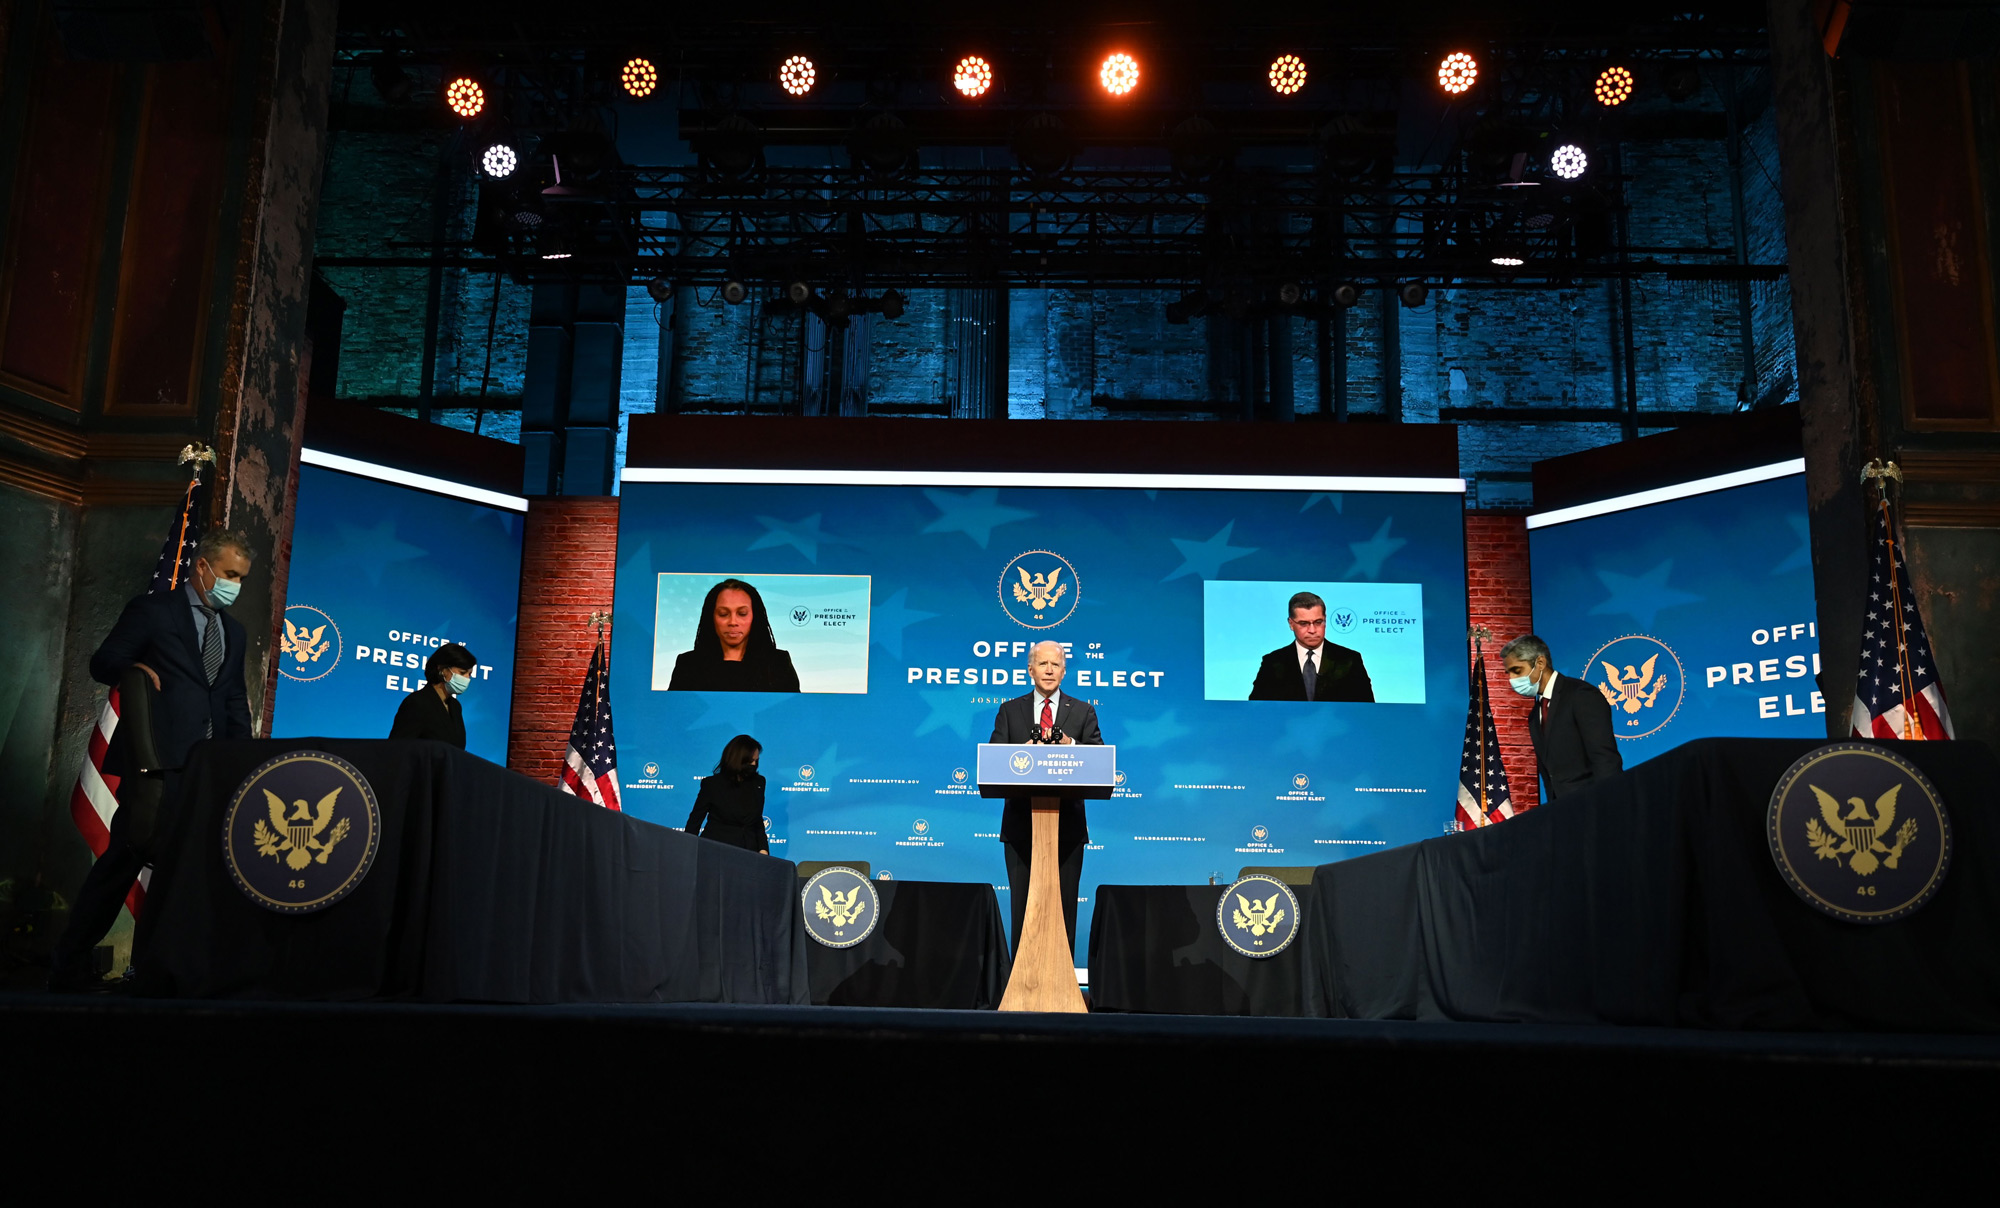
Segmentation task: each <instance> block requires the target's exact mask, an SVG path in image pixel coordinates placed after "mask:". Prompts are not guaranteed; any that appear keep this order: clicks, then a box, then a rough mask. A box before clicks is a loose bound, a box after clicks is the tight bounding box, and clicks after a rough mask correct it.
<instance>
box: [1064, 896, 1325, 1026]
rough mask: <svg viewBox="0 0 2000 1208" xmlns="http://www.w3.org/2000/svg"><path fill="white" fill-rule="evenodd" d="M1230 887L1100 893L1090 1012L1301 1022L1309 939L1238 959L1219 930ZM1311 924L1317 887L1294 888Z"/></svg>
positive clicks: (1092, 947) (1092, 934) (1093, 921)
mask: <svg viewBox="0 0 2000 1208" xmlns="http://www.w3.org/2000/svg"><path fill="white" fill-rule="evenodd" d="M1227 888H1228V886H1226V885H1100V886H1098V888H1097V901H1096V903H1095V904H1094V909H1093V911H1092V914H1091V920H1090V1005H1091V1009H1092V1010H1096V1011H1148V1012H1154V1013H1157V1014H1166V1015H1298V1014H1301V1013H1302V1011H1303V1007H1304V1003H1305V980H1306V961H1307V950H1306V946H1305V940H1306V933H1304V932H1301V933H1300V935H1299V936H1298V938H1296V939H1294V940H1293V941H1292V943H1291V944H1290V946H1288V947H1287V948H1286V949H1285V950H1284V951H1283V952H1280V953H1278V954H1277V955H1276V956H1266V957H1257V958H1252V957H1248V956H1244V955H1243V954H1242V953H1240V952H1237V951H1236V950H1235V949H1234V948H1231V947H1230V946H1229V945H1228V944H1226V943H1224V942H1223V940H1222V934H1221V933H1220V932H1219V931H1218V930H1216V926H1215V908H1216V905H1217V903H1219V902H1220V901H1221V900H1222V894H1223V891H1224V890H1226V889H1227ZM1292 892H1293V893H1296V894H1298V895H1299V906H1300V913H1301V914H1302V915H1307V916H1308V917H1309V916H1310V912H1311V904H1312V898H1313V891H1312V887H1311V886H1303V887H1302V886H1293V888H1292Z"/></svg>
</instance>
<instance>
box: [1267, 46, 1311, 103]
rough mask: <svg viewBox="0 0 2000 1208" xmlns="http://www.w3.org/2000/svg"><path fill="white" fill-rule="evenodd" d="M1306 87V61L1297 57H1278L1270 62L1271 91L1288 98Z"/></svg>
mask: <svg viewBox="0 0 2000 1208" xmlns="http://www.w3.org/2000/svg"><path fill="white" fill-rule="evenodd" d="M1305 86H1306V61H1305V60H1304V59H1301V58H1300V57H1299V56H1297V55H1279V56H1278V57H1277V58H1275V59H1273V60H1271V90H1272V91H1273V92H1275V93H1277V94H1278V95H1279V96H1290V95H1292V94H1293V93H1294V92H1297V91H1298V90H1299V89H1301V88H1304V87H1305Z"/></svg>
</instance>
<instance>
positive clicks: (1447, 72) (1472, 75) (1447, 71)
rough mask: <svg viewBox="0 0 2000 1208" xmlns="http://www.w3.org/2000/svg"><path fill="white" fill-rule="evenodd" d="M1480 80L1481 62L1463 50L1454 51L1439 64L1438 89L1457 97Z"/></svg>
mask: <svg viewBox="0 0 2000 1208" xmlns="http://www.w3.org/2000/svg"><path fill="white" fill-rule="evenodd" d="M1478 78H1479V60H1477V59H1475V58H1473V57H1472V56H1471V55H1469V54H1467V53H1465V52H1464V51H1462V50H1454V51H1452V52H1451V53H1450V54H1448V55H1446V56H1445V57H1444V61H1443V62H1441V63H1439V64H1438V87H1439V88H1442V89H1444V90H1445V91H1446V92H1449V93H1450V94H1451V95H1453V96H1457V95H1459V94H1460V93H1462V92H1465V91H1467V90H1469V89H1470V88H1471V87H1472V82H1473V81H1474V80H1477V79H1478Z"/></svg>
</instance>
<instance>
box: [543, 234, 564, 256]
mask: <svg viewBox="0 0 2000 1208" xmlns="http://www.w3.org/2000/svg"><path fill="white" fill-rule="evenodd" d="M539 251H540V252H541V256H542V259H544V260H567V259H569V258H570V255H571V252H570V246H569V240H568V239H566V238H564V237H563V236H561V235H558V234H554V233H551V234H549V235H547V236H545V237H544V238H543V239H542V241H541V246H540V248H539Z"/></svg>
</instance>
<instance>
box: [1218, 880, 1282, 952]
mask: <svg viewBox="0 0 2000 1208" xmlns="http://www.w3.org/2000/svg"><path fill="white" fill-rule="evenodd" d="M1215 929H1216V930H1217V931H1220V932H1221V933H1222V942H1223V943H1225V944H1228V945H1229V946H1230V947H1231V948H1234V949H1235V950H1236V951H1237V952H1239V953H1241V954H1243V955H1244V956H1248V957H1253V958H1256V959H1260V960H1261V959H1262V958H1264V957H1267V956H1276V955H1278V953H1280V952H1283V951H1284V950H1285V948H1286V946H1287V945H1289V944H1290V943H1291V942H1292V941H1293V940H1295V939H1297V938H1298V936H1299V899H1298V897H1297V896H1296V895H1294V894H1293V893H1292V887H1291V886H1289V885H1287V884H1285V883H1284V882H1283V881H1280V880H1279V879H1278V878H1276V877H1274V876H1271V875H1270V874H1268V873H1261V872H1253V873H1251V874H1250V875H1249V876H1247V877H1243V878H1242V879H1240V880H1238V881H1237V882H1236V883H1235V884H1234V885H1231V886H1230V887H1229V888H1227V889H1225V890H1223V891H1222V900H1221V901H1219V902H1217V903H1216V904H1215Z"/></svg>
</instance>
